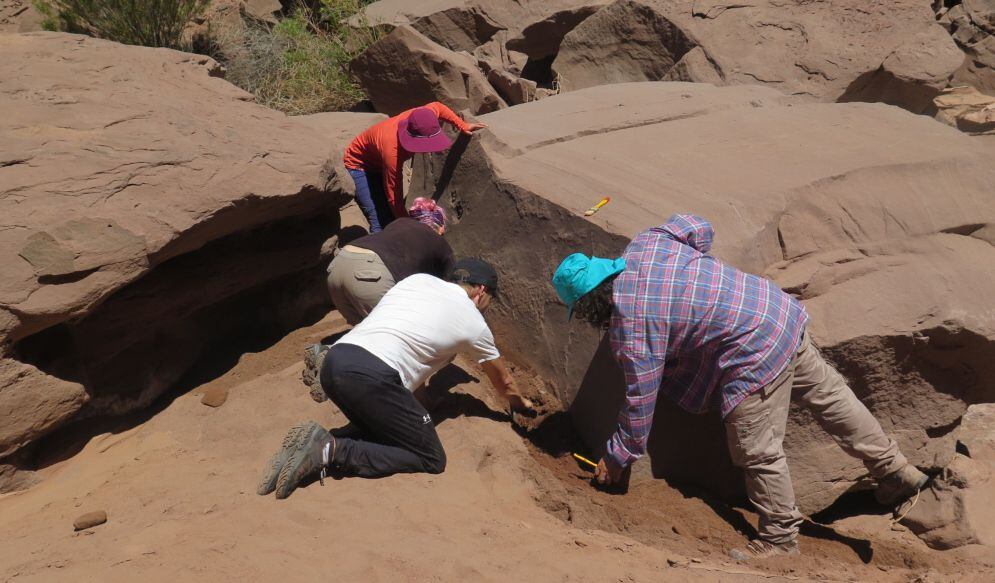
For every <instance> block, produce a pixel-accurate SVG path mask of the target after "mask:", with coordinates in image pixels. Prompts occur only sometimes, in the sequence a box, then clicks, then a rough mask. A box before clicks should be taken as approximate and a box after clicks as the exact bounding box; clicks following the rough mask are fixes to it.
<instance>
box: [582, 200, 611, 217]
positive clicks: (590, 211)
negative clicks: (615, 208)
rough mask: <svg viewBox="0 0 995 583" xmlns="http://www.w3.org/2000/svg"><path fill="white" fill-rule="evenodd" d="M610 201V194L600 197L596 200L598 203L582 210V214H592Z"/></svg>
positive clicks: (587, 215)
mask: <svg viewBox="0 0 995 583" xmlns="http://www.w3.org/2000/svg"><path fill="white" fill-rule="evenodd" d="M611 201H612V197H610V196H606V197H604V198H603V199H601V200H599V201H598V204H596V205H594V206H592V207H591V208H589V209H587V210H586V211H584V216H585V217H589V216H591V215H593V214H594V213H596V212H598V211H599V210H600V209H601V207H603V206H605V205H606V204H608V203H610V202H611Z"/></svg>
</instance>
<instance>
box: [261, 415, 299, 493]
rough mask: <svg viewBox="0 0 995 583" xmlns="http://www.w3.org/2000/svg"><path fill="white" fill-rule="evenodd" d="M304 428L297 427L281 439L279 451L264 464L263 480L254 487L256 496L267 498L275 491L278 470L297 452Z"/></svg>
mask: <svg viewBox="0 0 995 583" xmlns="http://www.w3.org/2000/svg"><path fill="white" fill-rule="evenodd" d="M304 429H305V426H304V425H298V426H297V427H294V428H293V429H291V430H290V431H288V432H287V435H285V436H284V437H283V444H282V445H281V446H280V449H279V451H277V452H276V453H274V454H273V456H272V457H270V458H269V461H268V462H266V469H265V470H263V478H262V479H261V480H260V481H259V485H258V486H256V494H259V495H260V496H267V495H269V494H272V493H273V490H276V481H277V479H279V477H280V470H282V469H283V466H284V465H285V464H286V463H287V461H288V460H290V456H291V455H292V454H293V452H295V451H297V449H298V448H299V447H300V444H301V443H302V440H303V438H304V436H305V431H304Z"/></svg>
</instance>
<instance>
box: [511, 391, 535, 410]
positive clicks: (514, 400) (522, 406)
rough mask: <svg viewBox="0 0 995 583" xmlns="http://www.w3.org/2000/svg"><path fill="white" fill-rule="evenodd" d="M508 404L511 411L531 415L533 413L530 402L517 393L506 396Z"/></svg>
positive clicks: (532, 406)
mask: <svg viewBox="0 0 995 583" xmlns="http://www.w3.org/2000/svg"><path fill="white" fill-rule="evenodd" d="M508 404H509V405H511V410H512V411H518V412H519V413H531V412H533V411H535V406H534V405H533V404H532V401H530V400H528V399H526V398H525V397H523V396H521V395H519V394H517V393H509V394H508Z"/></svg>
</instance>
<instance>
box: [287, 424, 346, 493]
mask: <svg viewBox="0 0 995 583" xmlns="http://www.w3.org/2000/svg"><path fill="white" fill-rule="evenodd" d="M294 429H295V430H297V429H300V430H301V431H302V435H301V436H300V439H299V440H296V441H295V444H294V447H293V448H290V458H289V459H288V460H287V462H286V463H284V464H283V467H282V468H280V477H279V478H278V479H277V481H276V497H277V498H278V499H280V500H282V499H284V498H286V497H287V496H290V494H291V493H292V492H293V491H294V490H296V489H297V486H299V485H300V483H301V481H302V480H304V478H307V477H308V476H311V475H313V474H315V473H317V474H318V476H319V477H318V479H319V480H321V482H322V484H324V479H325V471H326V470H327V469H328V464H329V462H330V461H331V459H332V457H333V456H334V454H335V438H333V437H332V434H330V433H329V432H328V431H327V430H325V428H324V427H322V426H320V425H318V424H317V423H315V422H314V421H309V422H307V423H304V424H303V425H298V426H297V427H295V428H294Z"/></svg>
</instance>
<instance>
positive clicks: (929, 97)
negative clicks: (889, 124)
mask: <svg viewBox="0 0 995 583" xmlns="http://www.w3.org/2000/svg"><path fill="white" fill-rule="evenodd" d="M963 60H964V56H963V53H962V52H961V51H960V50H959V49H958V48H957V47H956V46H954V44H953V43H951V42H949V37H948V35H947V33H946V32H945V31H944V30H943V29H942V28H941V27H939V26H930V27H927V28H925V29H923V30H921V31H919V32H916V33H915V34H913V35H911V36H910V38H909V40H908V42H905V43H903V44H901V45H899V46H898V48H896V49H895V50H894V51H892V52H891V53H890V54H889V55H888V56H887V57H885V59H884V62H882V63H881V66H880V67H879V68H878V69H877V70H875V71H872V72H868V73H865V74H863V75H861V76H860V77H858V78H857V79H855V80H854V81H853V82H852V83H851V84H850V85H849V86H848V87H847V89H846V92H844V93H843V95H841V96H840V98H839V101H880V102H882V103H888V104H891V105H897V106H899V107H904V108H905V109H908V110H909V111H911V112H912V113H928V112H929V111H930V110H931V109H932V106H933V98H934V97H936V96H937V95H939V93H940V90H942V89H943V88H944V87H946V86H947V83H948V82H949V80H950V78H951V76H952V75H953V73H954V72H955V71H956V70H957V69H958V68H959V67H960V65H961V63H962V62H963Z"/></svg>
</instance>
